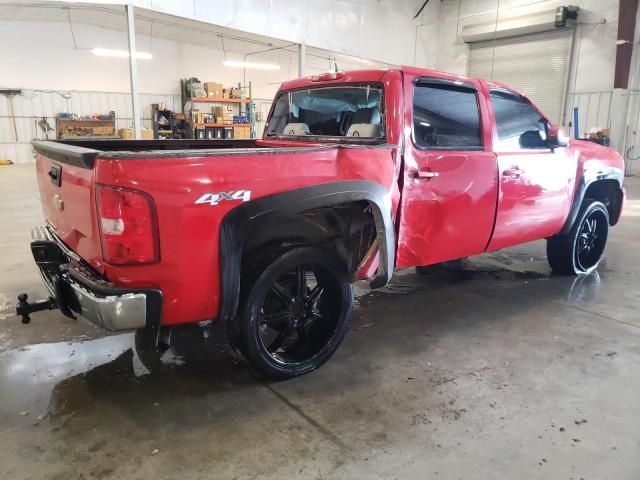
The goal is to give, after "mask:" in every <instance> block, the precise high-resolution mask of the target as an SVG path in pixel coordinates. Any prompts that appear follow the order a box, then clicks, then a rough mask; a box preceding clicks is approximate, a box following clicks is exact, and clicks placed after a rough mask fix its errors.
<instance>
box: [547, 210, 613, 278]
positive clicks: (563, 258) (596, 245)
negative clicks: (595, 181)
mask: <svg viewBox="0 0 640 480" xmlns="http://www.w3.org/2000/svg"><path fill="white" fill-rule="evenodd" d="M608 235H609V212H608V211H607V208H606V207H605V206H604V204H603V203H602V202H598V201H596V200H591V199H586V200H585V201H584V204H583V205H582V208H581V209H580V213H579V214H578V218H577V219H576V222H575V223H574V225H573V227H571V230H570V231H569V234H568V235H556V236H554V237H551V238H549V239H548V240H547V260H548V261H549V265H550V266H551V269H552V270H553V271H554V272H556V273H562V274H565V275H586V274H589V273H591V272H593V271H594V270H595V269H596V268H598V264H599V263H600V260H601V259H602V256H603V254H604V250H605V247H606V245H607V238H608Z"/></svg>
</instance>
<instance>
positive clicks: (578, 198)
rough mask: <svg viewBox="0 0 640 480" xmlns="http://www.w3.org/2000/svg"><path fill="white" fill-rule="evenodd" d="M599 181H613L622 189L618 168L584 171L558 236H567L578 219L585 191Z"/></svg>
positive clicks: (621, 173) (622, 173) (620, 173)
mask: <svg viewBox="0 0 640 480" xmlns="http://www.w3.org/2000/svg"><path fill="white" fill-rule="evenodd" d="M601 180H615V181H617V182H618V186H619V188H620V189H622V182H623V181H624V172H623V171H622V169H620V168H616V167H608V168H598V169H592V170H585V171H584V172H583V174H582V176H581V177H580V180H579V183H578V186H577V188H576V193H575V195H574V196H573V202H572V204H571V210H569V216H568V217H567V220H566V221H565V223H564V226H563V227H562V230H560V232H559V233H558V235H568V234H569V231H570V230H571V227H573V224H574V222H575V221H576V218H577V217H578V213H579V212H580V206H581V205H582V201H583V200H584V196H585V194H586V193H587V189H588V188H589V186H590V185H592V184H593V183H595V182H598V181H601ZM612 220H613V221H614V223H613V224H615V222H616V221H617V218H615V219H612Z"/></svg>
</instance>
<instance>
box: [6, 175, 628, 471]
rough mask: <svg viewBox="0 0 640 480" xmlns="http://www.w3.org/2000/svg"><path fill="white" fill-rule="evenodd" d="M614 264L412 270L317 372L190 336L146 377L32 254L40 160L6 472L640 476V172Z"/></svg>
mask: <svg viewBox="0 0 640 480" xmlns="http://www.w3.org/2000/svg"><path fill="white" fill-rule="evenodd" d="M627 189H628V202H627V206H626V211H625V215H624V218H623V219H622V221H621V224H620V225H619V226H618V227H616V228H615V229H614V230H613V231H612V234H611V237H610V244H609V247H608V250H607V253H606V259H605V260H604V261H603V263H602V264H601V267H600V269H599V272H598V273H596V274H593V275H590V276H588V277H583V278H567V277H558V276H553V275H551V274H550V271H549V268H548V266H547V263H546V259H545V257H544V243H543V242H536V243H533V244H529V245H525V246H522V247H517V248H512V249H509V250H506V251H503V252H497V253H492V254H488V255H483V256H480V257H476V258H473V259H470V260H465V261H460V262H452V263H449V264H445V265H440V266H434V267H433V268H432V271H431V273H430V274H429V275H426V276H419V275H416V274H415V273H414V272H413V271H412V270H406V271H402V272H398V275H397V276H396V278H395V280H394V282H393V284H392V285H390V286H389V287H388V288H386V289H383V290H381V291H378V292H374V293H369V294H362V293H361V294H360V295H359V296H358V307H357V311H356V314H355V316H354V322H353V327H352V331H351V332H350V333H349V335H348V336H347V339H346V340H345V342H344V344H343V346H342V347H341V349H340V350H339V351H338V353H337V354H336V356H335V357H334V358H333V359H332V360H331V361H329V363H327V364H326V365H325V366H324V367H322V368H321V369H320V370H319V371H317V372H315V373H312V374H310V375H308V376H305V377H303V378H299V379H296V380H292V381H287V382H279V383H264V382H261V381H258V380H256V379H254V378H253V377H252V376H251V375H249V374H248V373H247V372H246V371H245V370H244V369H242V368H241V367H239V366H237V365H235V364H234V363H233V362H232V361H231V360H230V359H228V358H227V357H225V356H224V355H222V354H220V353H219V352H218V351H217V350H216V349H215V348H214V346H213V343H214V342H213V339H212V338H211V336H210V335H209V334H210V333H211V332H210V330H209V328H208V327H202V328H200V327H196V328H192V329H190V330H187V331H184V332H182V333H181V334H179V335H178V336H177V338H176V344H175V346H174V347H173V348H172V349H171V350H170V351H169V353H168V354H167V355H166V356H165V358H164V359H165V360H166V365H164V367H163V368H162V369H161V370H160V371H157V372H153V373H152V374H148V372H147V371H146V370H145V369H144V367H143V366H142V365H141V364H140V362H139V361H138V359H137V357H136V356H135V354H134V353H133V352H132V350H131V344H132V335H131V334H124V335H109V336H107V335H105V334H104V333H102V332H100V331H97V330H95V329H93V328H92V327H90V326H88V325H87V324H86V323H85V322H83V321H73V320H70V319H67V318H65V317H63V316H62V315H61V314H59V313H57V312H46V313H42V314H38V315H34V319H33V322H32V323H31V324H30V325H28V326H22V325H21V324H20V322H19V321H18V319H17V318H16V317H15V316H14V315H13V313H12V311H13V305H14V301H15V300H14V299H15V297H16V296H17V294H18V293H20V292H23V291H27V292H29V293H33V294H36V295H34V297H36V296H37V294H40V295H42V296H44V294H45V290H44V288H43V286H42V285H41V283H40V279H39V277H38V274H37V272H36V269H35V267H34V265H33V261H32V259H31V256H30V252H29V250H28V241H29V229H30V227H31V226H33V225H36V224H39V223H40V222H41V215H40V207H39V201H38V199H37V188H36V184H35V180H34V173H33V167H31V166H26V167H22V166H12V167H0V191H1V192H2V193H3V206H2V208H0V225H1V227H2V234H1V235H0V266H1V271H0V312H1V313H0V478H11V479H12V480H17V479H26V478H33V479H38V478H47V479H64V480H67V479H75V478H91V479H94V478H95V479H99V478H114V479H115V478H118V479H121V478H127V479H137V478H140V479H142V478H145V479H146V478H156V479H175V478H183V479H195V478H203V479H204V478H207V479H211V478H216V479H218V478H220V479H227V478H229V479H231V478H238V479H244V478H258V477H259V478H286V479H290V478H305V479H306V478H314V479H329V478H367V479H369V478H384V479H393V478H402V479H406V478H442V479H458V478H462V479H469V478H487V479H492V480H498V479H509V480H512V479H515V478H518V479H521V478H527V479H537V478H539V479H550V478H553V479H575V480H578V479H585V480H587V479H616V480H622V479H629V480H637V479H638V478H640V455H639V452H640V433H639V432H640V402H639V401H638V399H639V398H640V375H639V374H638V372H640V315H639V314H638V310H639V309H640V293H639V291H640V290H639V289H638V286H639V285H640V257H639V256H638V250H637V248H638V244H639V241H640V200H638V199H640V182H639V181H638V179H633V178H632V179H628V183H627Z"/></svg>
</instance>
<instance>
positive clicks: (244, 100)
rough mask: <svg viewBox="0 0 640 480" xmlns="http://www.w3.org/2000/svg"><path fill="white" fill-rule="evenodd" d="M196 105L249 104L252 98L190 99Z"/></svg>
mask: <svg viewBox="0 0 640 480" xmlns="http://www.w3.org/2000/svg"><path fill="white" fill-rule="evenodd" d="M190 100H191V101H192V102H196V103H249V102H251V99H250V98H209V97H193V98H191V99H190Z"/></svg>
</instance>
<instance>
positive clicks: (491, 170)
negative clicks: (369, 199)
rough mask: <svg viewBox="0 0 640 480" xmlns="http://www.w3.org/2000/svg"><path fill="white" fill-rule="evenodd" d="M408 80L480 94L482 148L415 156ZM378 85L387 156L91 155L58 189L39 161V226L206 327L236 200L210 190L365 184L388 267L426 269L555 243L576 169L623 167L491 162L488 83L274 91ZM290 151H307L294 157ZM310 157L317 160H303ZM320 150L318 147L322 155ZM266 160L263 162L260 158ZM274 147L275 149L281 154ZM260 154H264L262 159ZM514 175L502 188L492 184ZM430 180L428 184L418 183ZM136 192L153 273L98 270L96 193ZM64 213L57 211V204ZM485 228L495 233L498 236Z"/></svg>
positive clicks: (276, 142) (570, 160)
mask: <svg viewBox="0 0 640 480" xmlns="http://www.w3.org/2000/svg"><path fill="white" fill-rule="evenodd" d="M417 77H435V78H440V79H443V80H452V81H464V82H468V83H472V84H473V85H474V86H476V88H477V90H478V102H479V107H480V113H481V121H482V139H483V145H484V147H483V150H481V151H446V152H443V151H427V150H419V149H418V148H416V147H415V145H414V143H413V140H412V96H413V94H412V88H413V81H414V79H415V78H417ZM372 81H375V82H382V83H383V86H384V109H385V112H384V118H385V133H386V144H385V145H375V146H367V145H355V146H354V145H345V146H338V145H331V144H322V143H318V142H317V141H314V142H315V143H311V142H308V141H303V140H301V141H292V140H282V139H273V138H268V137H265V138H263V139H262V140H258V141H257V149H256V150H255V151H247V150H242V151H235V152H234V151H228V150H227V151H225V152H221V153H220V154H217V153H210V154H207V155H202V154H198V152H197V151H195V150H194V152H193V156H176V157H175V158H174V157H171V156H170V155H169V156H167V154H166V152H165V154H164V155H162V156H160V155H158V158H154V157H153V155H149V154H148V152H147V154H145V157H144V158H139V159H138V158H135V154H131V155H130V156H129V157H133V158H126V159H113V158H108V156H104V157H103V158H101V157H100V156H98V158H97V160H96V162H95V165H94V168H93V170H92V169H86V168H80V167H76V166H73V165H66V164H64V165H63V168H62V186H61V187H60V188H58V187H56V186H55V185H53V184H52V183H51V181H50V178H49V177H48V174H47V173H48V171H49V169H50V167H51V165H52V164H53V163H56V162H54V161H52V160H50V159H49V158H46V157H44V156H42V155H38V156H37V170H38V183H39V187H40V194H41V201H42V205H43V210H44V214H45V216H46V218H47V220H48V221H49V222H50V223H51V224H52V225H53V226H55V229H56V232H57V234H58V235H59V236H60V238H61V239H62V240H63V241H64V242H65V243H66V244H67V245H68V246H69V247H70V248H71V249H72V250H74V251H75V252H77V253H78V254H79V255H80V256H81V257H83V258H84V259H85V260H86V261H87V262H88V263H90V264H91V265H93V266H94V267H95V268H96V269H97V270H98V271H100V272H101V273H103V274H104V275H105V276H106V278H107V279H108V280H109V281H110V282H112V283H113V284H115V285H120V286H130V287H154V288H158V289H160V290H161V291H162V293H163V297H164V300H163V301H164V303H163V312H162V323H163V324H165V325H172V324H181V323H189V322H195V321H200V320H206V319H211V318H215V317H216V316H217V314H218V310H219V306H220V271H219V269H220V262H219V258H218V256H219V254H218V252H219V245H218V243H219V229H220V224H221V221H222V219H223V218H224V216H225V215H226V214H227V213H228V212H229V211H230V210H231V209H233V208H234V207H237V206H238V205H239V203H240V201H239V200H238V201H225V202H221V203H220V204H218V205H215V206H212V205H209V204H196V203H195V201H196V200H197V199H198V198H200V197H201V196H202V195H204V194H206V193H211V192H225V191H234V190H239V189H242V190H251V192H252V193H251V200H254V199H258V198H260V197H264V196H268V195H273V194H277V193H280V192H287V191H290V190H294V189H298V188H302V187H307V186H313V185H318V184H325V183H330V182H336V181H342V180H368V181H371V182H375V183H377V184H379V185H381V186H383V187H384V189H385V190H386V191H387V192H388V193H389V194H390V196H391V212H388V213H390V215H391V216H392V218H393V219H394V221H395V223H396V225H395V228H396V235H397V251H396V252H395V253H396V256H395V258H396V266H397V267H407V266H414V265H425V264H429V263H435V262H439V261H443V260H449V259H453V258H458V257H462V256H467V255H473V254H477V253H481V252H483V251H485V250H486V249H487V247H488V248H489V249H496V248H502V247H504V246H508V245H514V244H517V243H522V242H525V241H529V240H534V239H538V238H543V237H546V236H549V235H552V234H554V233H557V232H558V231H559V230H560V229H561V228H562V226H563V224H564V222H565V220H566V218H567V216H568V214H569V209H570V207H571V203H572V200H573V196H574V194H575V192H576V188H577V183H578V179H581V178H582V176H583V172H584V171H585V169H587V168H588V169H596V170H597V169H599V168H605V167H616V168H623V167H622V159H621V157H620V156H619V155H618V154H617V153H615V152H613V151H612V150H610V149H607V148H604V147H600V146H598V145H595V144H592V143H586V142H578V141H573V142H572V143H571V145H570V146H569V147H567V148H564V149H556V151H555V152H550V151H546V152H543V153H539V152H536V153H531V152H517V153H513V152H498V153H497V154H496V153H494V151H493V144H494V139H495V138H496V131H495V125H494V123H495V122H494V116H493V112H492V109H491V104H490V100H489V97H488V86H489V84H487V83H486V82H481V81H478V80H473V79H466V78H464V77H459V76H456V75H449V74H443V73H441V72H435V71H431V70H423V69H417V68H412V67H404V68H403V69H402V70H389V71H381V70H367V71H358V72H348V73H345V74H344V75H343V76H341V77H340V78H337V79H335V80H331V81H322V82H317V81H313V80H312V79H310V78H304V79H298V80H292V81H290V82H286V83H285V84H283V85H282V87H281V89H280V90H281V91H285V90H289V89H298V88H304V87H307V86H318V85H320V84H322V85H325V84H340V83H349V82H352V83H353V82H372ZM291 147H305V148H304V149H298V150H296V151H295V152H291V151H290V150H285V149H290V148H291ZM313 147H315V148H313ZM318 147H320V148H318ZM265 149H266V150H265ZM279 149H283V150H282V151H278V150H279ZM265 151H266V153H265ZM513 166H518V167H519V168H520V169H521V170H523V171H524V172H525V173H524V174H523V175H522V176H521V177H520V178H519V179H517V181H512V180H511V179H510V178H506V177H504V176H503V175H502V172H503V171H504V170H506V169H508V168H511V167H513ZM429 171H432V172H433V171H436V172H438V174H439V176H438V177H435V178H431V179H429V180H425V179H416V178H415V175H416V173H417V172H429ZM96 184H103V185H112V186H118V187H126V188H130V189H135V190H140V191H143V192H146V193H147V194H149V195H150V196H151V198H152V199H153V202H154V203H155V208H156V211H157V215H158V230H159V237H160V238H159V245H160V261H159V263H156V264H151V265H141V266H115V265H109V264H107V263H105V262H104V259H103V257H102V251H101V245H100V237H99V234H98V226H97V215H96V206H95V185H96ZM56 194H59V195H61V196H62V197H63V198H64V202H65V208H64V210H63V211H60V210H58V209H56V208H54V206H53V205H54V204H53V196H54V195H56ZM494 223H495V228H494ZM378 260H379V253H378V252H376V251H372V252H370V255H368V256H367V258H366V259H365V260H364V261H363V262H362V264H361V266H360V268H359V270H358V272H357V274H356V276H357V277H358V278H367V277H371V276H373V275H374V273H375V270H376V268H377V264H378Z"/></svg>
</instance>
